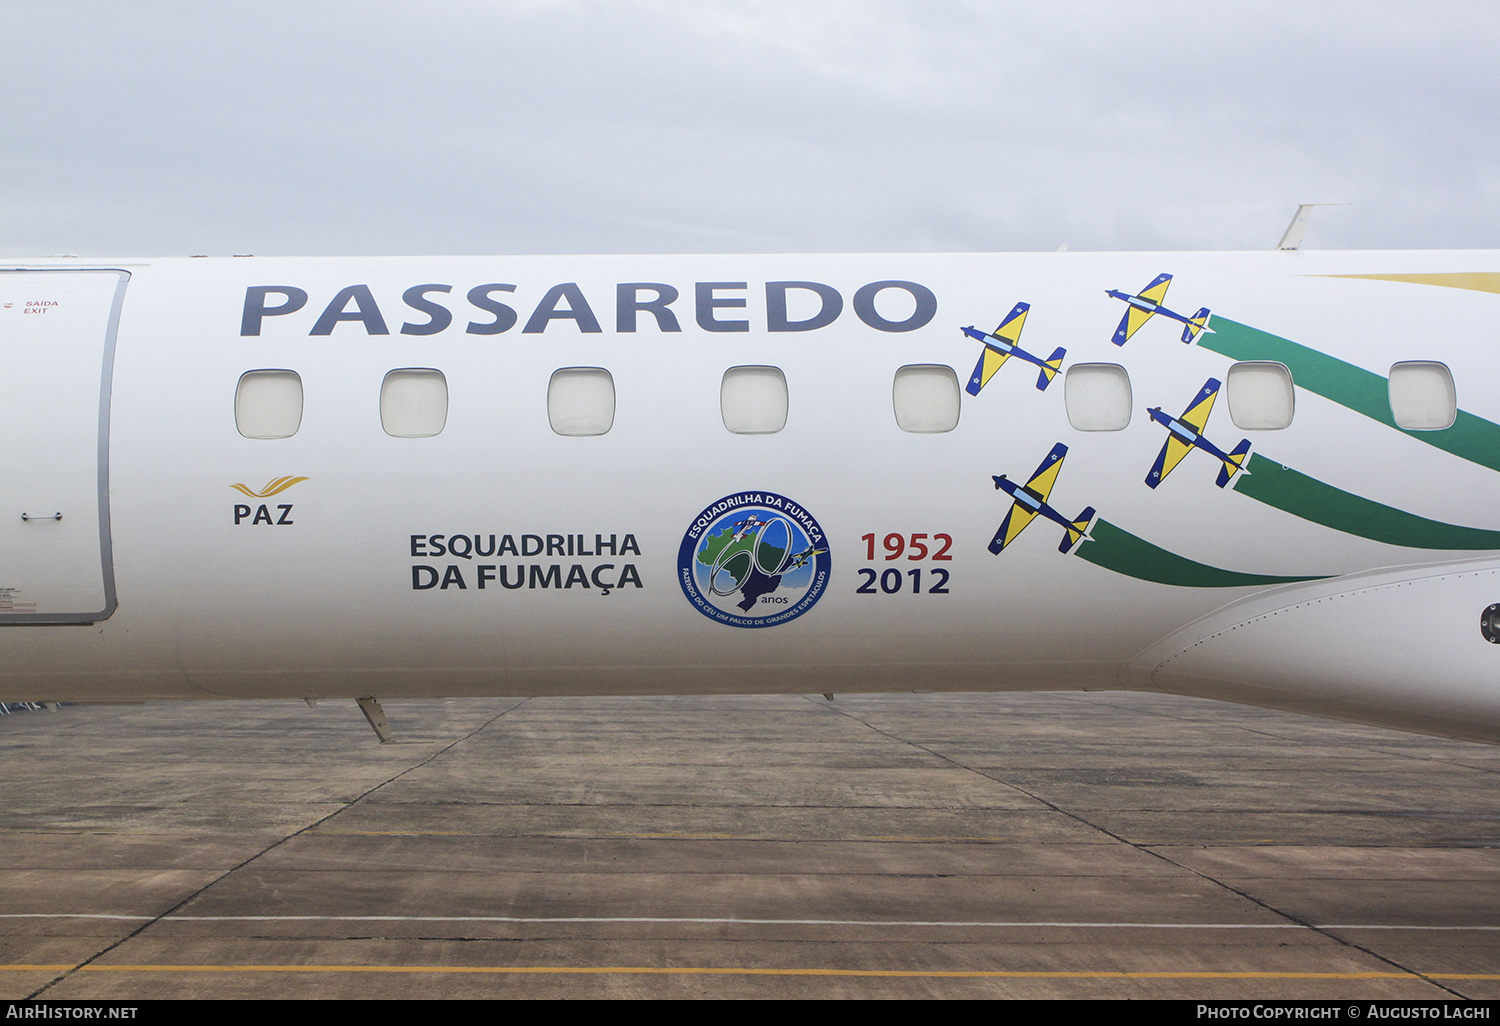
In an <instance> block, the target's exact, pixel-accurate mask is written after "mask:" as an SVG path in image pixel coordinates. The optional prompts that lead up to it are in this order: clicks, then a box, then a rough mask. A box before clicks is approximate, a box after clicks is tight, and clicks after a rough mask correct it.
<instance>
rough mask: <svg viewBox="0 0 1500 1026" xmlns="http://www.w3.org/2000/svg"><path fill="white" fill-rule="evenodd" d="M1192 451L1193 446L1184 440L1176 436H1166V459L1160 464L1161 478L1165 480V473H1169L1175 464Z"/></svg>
mask: <svg viewBox="0 0 1500 1026" xmlns="http://www.w3.org/2000/svg"><path fill="white" fill-rule="evenodd" d="M1192 451H1193V447H1192V446H1191V445H1188V444H1187V443H1186V442H1183V441H1181V440H1179V439H1177V438H1168V439H1167V458H1166V461H1165V462H1163V463H1162V465H1161V479H1162V480H1163V481H1165V480H1166V479H1167V475H1168V474H1170V473H1171V472H1172V470H1173V469H1174V468H1175V467H1176V466H1177V464H1179V463H1181V462H1182V460H1183V458H1184V457H1185V456H1187V454H1188V453H1190V452H1192Z"/></svg>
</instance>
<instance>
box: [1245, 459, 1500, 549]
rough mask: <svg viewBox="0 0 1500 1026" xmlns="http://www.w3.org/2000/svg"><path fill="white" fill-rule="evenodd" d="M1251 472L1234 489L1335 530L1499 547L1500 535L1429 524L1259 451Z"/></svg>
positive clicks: (1425, 545)
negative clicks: (1320, 479) (1300, 470)
mask: <svg viewBox="0 0 1500 1026" xmlns="http://www.w3.org/2000/svg"><path fill="white" fill-rule="evenodd" d="M1248 469H1249V471H1250V473H1249V474H1248V475H1246V474H1241V475H1240V476H1239V478H1238V479H1237V480H1236V481H1235V482H1234V490H1235V491H1237V492H1239V493H1241V494H1242V495H1248V496H1250V498H1252V499H1258V500H1259V501H1261V502H1264V503H1265V504H1266V505H1268V506H1275V507H1276V508H1277V509H1279V510H1285V511H1286V512H1287V513H1290V514H1292V515H1293V516H1298V517H1301V518H1302V519H1303V520H1311V521H1312V522H1313V523H1315V524H1322V525H1323V526H1324V527H1331V528H1333V529H1334V530H1336V531H1343V532H1345V533H1346V534H1354V535H1358V536H1359V537H1361V538H1369V539H1370V540H1372V541H1378V542H1385V543H1386V544H1387V545H1406V546H1409V547H1410V548H1414V549H1500V531H1486V530H1483V529H1481V528H1477V527H1460V526H1458V525H1457V524H1445V523H1443V522H1442V521H1441V520H1428V519H1427V518H1426V517H1419V516H1417V515H1416V514H1415V513H1407V512H1406V511H1405V510H1399V509H1395V508H1394V507H1391V506H1385V505H1382V504H1380V503H1378V502H1375V501H1374V500H1372V499H1366V498H1362V497H1361V496H1358V495H1354V494H1352V493H1350V492H1346V491H1343V490H1342V489H1339V488H1335V487H1333V485H1329V484H1324V483H1323V482H1322V481H1319V480H1317V479H1316V478H1311V477H1308V476H1307V475H1306V474H1303V473H1300V472H1298V471H1295V470H1293V469H1292V468H1291V467H1284V466H1282V465H1281V464H1280V463H1277V462H1276V461H1275V460H1272V459H1267V458H1266V457H1264V456H1262V455H1260V454H1259V453H1251V454H1250V466H1249V468H1248Z"/></svg>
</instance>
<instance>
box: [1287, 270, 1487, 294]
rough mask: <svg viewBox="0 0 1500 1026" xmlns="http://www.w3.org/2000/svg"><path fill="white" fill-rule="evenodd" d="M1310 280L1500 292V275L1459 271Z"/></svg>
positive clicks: (1351, 275)
mask: <svg viewBox="0 0 1500 1026" xmlns="http://www.w3.org/2000/svg"><path fill="white" fill-rule="evenodd" d="M1308 277H1310V278H1369V279H1372V280H1374V281H1404V282H1410V283H1411V284H1413V285H1442V286H1444V287H1445V288H1450V289H1473V290H1474V291H1475V292H1500V273H1497V272H1495V271H1459V272H1456V273H1453V274H1312V275H1308Z"/></svg>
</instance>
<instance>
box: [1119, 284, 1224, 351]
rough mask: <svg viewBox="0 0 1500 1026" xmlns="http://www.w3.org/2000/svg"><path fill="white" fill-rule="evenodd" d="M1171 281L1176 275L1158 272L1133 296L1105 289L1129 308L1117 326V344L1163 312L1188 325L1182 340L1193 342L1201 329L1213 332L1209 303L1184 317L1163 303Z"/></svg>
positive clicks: (1123, 342)
mask: <svg viewBox="0 0 1500 1026" xmlns="http://www.w3.org/2000/svg"><path fill="white" fill-rule="evenodd" d="M1171 284H1172V276H1171V275H1170V274H1158V275H1157V276H1156V277H1155V278H1153V279H1152V280H1151V284H1150V285H1147V286H1146V287H1145V288H1143V289H1141V291H1139V292H1137V293H1136V294H1135V295H1133V296H1132V295H1130V293H1128V292H1121V291H1120V290H1118V289H1105V290H1104V294H1105V295H1106V296H1109V297H1110V298H1111V299H1118V300H1120V301H1121V302H1122V303H1124V304H1125V305H1126V307H1127V308H1128V309H1126V311H1125V316H1124V317H1121V318H1120V326H1119V327H1118V328H1116V329H1115V335H1114V338H1113V339H1112V340H1111V341H1113V342H1114V344H1115V345H1117V346H1123V345H1124V344H1125V343H1126V342H1127V341H1129V340H1130V336H1131V335H1134V334H1135V333H1136V332H1137V331H1140V330H1141V325H1143V324H1145V323H1146V322H1147V321H1149V320H1150V319H1151V318H1152V317H1154V316H1155V315H1157V314H1161V315H1162V316H1163V317H1170V318H1171V319H1172V320H1174V321H1181V322H1182V323H1183V325H1185V327H1184V328H1183V329H1182V341H1183V342H1184V343H1191V342H1192V341H1193V340H1194V339H1196V338H1197V337H1198V333H1199V332H1200V331H1209V332H1212V331H1213V329H1212V328H1210V327H1208V314H1209V310H1208V307H1206V306H1205V307H1201V308H1199V310H1198V312H1197V313H1195V314H1193V316H1191V317H1184V316H1183V315H1182V314H1180V313H1177V312H1176V311H1175V310H1168V309H1167V308H1166V307H1164V306H1162V303H1163V302H1165V301H1166V298H1167V286H1169V285H1171Z"/></svg>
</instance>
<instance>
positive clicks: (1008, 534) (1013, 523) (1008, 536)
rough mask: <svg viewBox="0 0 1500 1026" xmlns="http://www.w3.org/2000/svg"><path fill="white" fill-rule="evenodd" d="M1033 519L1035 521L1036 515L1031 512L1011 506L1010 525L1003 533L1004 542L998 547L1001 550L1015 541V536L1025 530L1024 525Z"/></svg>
mask: <svg viewBox="0 0 1500 1026" xmlns="http://www.w3.org/2000/svg"><path fill="white" fill-rule="evenodd" d="M1034 519H1036V514H1035V513H1033V512H1031V510H1029V509H1023V508H1022V507H1020V506H1013V507H1012V512H1011V515H1010V524H1009V526H1008V527H1007V529H1006V531H1005V541H1004V542H1003V543H1001V545H1000V547H1001V548H1002V549H1003V548H1005V546H1007V545H1009V544H1010V543H1011V542H1013V541H1015V540H1016V536H1017V535H1018V534H1020V533H1021V532H1022V531H1024V530H1026V525H1027V524H1029V523H1031V522H1032V521H1033V520H1034Z"/></svg>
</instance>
